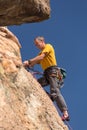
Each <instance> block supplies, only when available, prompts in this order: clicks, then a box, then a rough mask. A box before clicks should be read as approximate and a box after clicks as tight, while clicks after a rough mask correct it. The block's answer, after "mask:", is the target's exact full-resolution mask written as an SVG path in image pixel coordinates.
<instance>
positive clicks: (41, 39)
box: [34, 36, 45, 41]
mask: <svg viewBox="0 0 87 130" xmlns="http://www.w3.org/2000/svg"><path fill="white" fill-rule="evenodd" d="M34 40H39V41H44V40H45V39H44V37H41V36H38V37H36V38H35V39H34Z"/></svg>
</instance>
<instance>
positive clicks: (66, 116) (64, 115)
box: [61, 111, 70, 121]
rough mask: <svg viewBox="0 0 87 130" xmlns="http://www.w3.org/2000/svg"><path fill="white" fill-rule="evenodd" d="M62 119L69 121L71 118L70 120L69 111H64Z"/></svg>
mask: <svg viewBox="0 0 87 130" xmlns="http://www.w3.org/2000/svg"><path fill="white" fill-rule="evenodd" d="M61 118H62V121H65V120H66V121H69V120H70V118H69V114H68V112H67V111H63V116H62V117H61Z"/></svg>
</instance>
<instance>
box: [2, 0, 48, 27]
mask: <svg viewBox="0 0 87 130" xmlns="http://www.w3.org/2000/svg"><path fill="white" fill-rule="evenodd" d="M49 3H50V2H49V0H0V26H7V25H18V24H22V23H31V22H39V21H42V20H45V19H48V18H49V17H50V4H49Z"/></svg>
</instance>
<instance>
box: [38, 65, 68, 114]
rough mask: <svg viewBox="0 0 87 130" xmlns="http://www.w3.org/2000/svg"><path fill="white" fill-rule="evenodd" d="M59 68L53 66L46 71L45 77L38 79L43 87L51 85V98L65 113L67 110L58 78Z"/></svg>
mask: <svg viewBox="0 0 87 130" xmlns="http://www.w3.org/2000/svg"><path fill="white" fill-rule="evenodd" d="M57 72H58V67H56V66H52V67H49V68H47V69H46V70H45V71H44V76H43V77H41V78H39V79H38V82H39V83H40V84H41V86H42V87H44V86H47V85H50V97H51V98H52V99H53V100H55V101H56V103H57V106H58V107H59V109H60V110H61V112H63V111H64V110H67V105H66V102H65V100H64V98H63V96H62V94H61V92H60V88H61V81H60V80H59V79H58V77H57V74H58V73H57Z"/></svg>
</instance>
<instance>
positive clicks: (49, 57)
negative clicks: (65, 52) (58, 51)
mask: <svg viewBox="0 0 87 130" xmlns="http://www.w3.org/2000/svg"><path fill="white" fill-rule="evenodd" d="M42 53H45V57H44V59H43V60H41V61H40V65H41V67H42V69H43V70H45V69H47V68H48V67H50V66H54V65H57V62H56V57H55V51H54V48H53V47H52V45H51V44H46V45H45V48H44V49H43V50H42V51H41V52H40V53H39V55H40V54H42Z"/></svg>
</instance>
